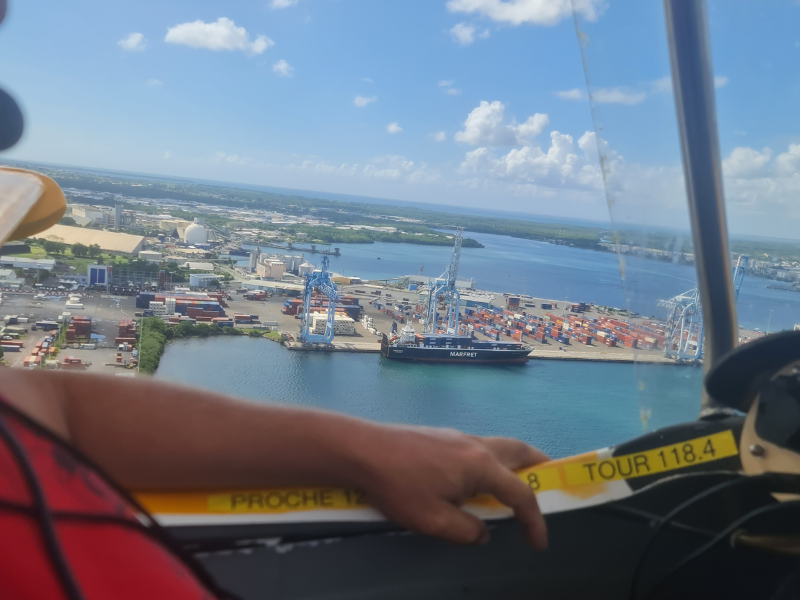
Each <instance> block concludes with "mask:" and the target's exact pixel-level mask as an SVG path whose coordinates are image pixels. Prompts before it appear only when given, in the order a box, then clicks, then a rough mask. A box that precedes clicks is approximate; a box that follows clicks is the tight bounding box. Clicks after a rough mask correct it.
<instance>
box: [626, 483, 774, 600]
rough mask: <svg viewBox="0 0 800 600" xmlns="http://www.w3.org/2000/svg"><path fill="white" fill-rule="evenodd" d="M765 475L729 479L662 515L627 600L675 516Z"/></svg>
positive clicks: (644, 551) (641, 559)
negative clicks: (654, 548) (649, 555)
mask: <svg viewBox="0 0 800 600" xmlns="http://www.w3.org/2000/svg"><path fill="white" fill-rule="evenodd" d="M767 475H768V474H765V475H756V476H755V477H738V478H736V479H729V480H728V481H723V482H722V483H719V484H717V485H715V486H713V487H710V488H708V489H707V490H705V491H703V492H700V493H699V494H696V495H694V496H692V497H691V498H689V499H688V500H686V501H684V502H682V503H680V504H679V505H678V506H676V507H675V508H674V509H672V510H671V511H670V512H668V513H667V514H666V515H664V517H663V518H662V519H661V522H660V523H659V524H658V525H657V526H656V528H655V530H653V533H652V534H650V538H649V539H648V540H647V543H646V544H645V546H644V548H643V549H642V553H641V554H640V555H639V562H638V563H636V568H635V569H634V570H633V575H632V576H631V587H630V592H629V593H628V597H629V599H630V600H636V592H637V587H638V584H639V577H640V576H641V573H642V568H643V566H644V564H645V558H647V555H648V554H649V553H650V551H651V550H652V548H653V546H654V544H655V541H656V539H657V538H658V535H659V534H660V533H661V532H662V531H663V530H664V527H665V526H666V525H667V524H668V523H669V522H670V521H672V520H673V519H674V518H675V517H676V516H678V515H679V514H680V513H682V512H683V511H684V510H686V509H687V508H689V507H690V506H693V505H694V504H696V503H698V502H700V501H701V500H704V499H705V498H708V497H709V496H712V495H714V494H716V493H717V492H721V491H722V490H725V489H728V488H731V487H735V486H737V485H743V484H745V483H747V484H751V483H755V482H761V481H763V480H764V479H767V478H768V477H767Z"/></svg>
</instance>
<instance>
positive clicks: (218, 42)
mask: <svg viewBox="0 0 800 600" xmlns="http://www.w3.org/2000/svg"><path fill="white" fill-rule="evenodd" d="M164 41H165V42H167V43H169V44H181V45H184V46H189V47H190V48H205V49H207V50H215V51H216V50H228V51H233V50H241V51H242V52H244V53H245V54H248V55H250V56H253V55H256V54H261V53H263V52H264V50H266V49H267V48H269V47H271V46H274V45H275V42H273V41H272V40H271V39H269V38H268V37H267V36H265V35H259V36H258V37H256V39H255V40H253V41H250V35H249V34H248V33H247V30H246V29H245V28H244V27H237V26H236V24H235V23H234V22H233V21H232V20H230V19H228V18H226V17H220V18H219V19H217V20H216V21H214V22H212V23H204V22H203V21H200V20H197V21H192V22H190V23H181V24H180V25H175V27H170V28H169V29H168V30H167V35H166V37H165V38H164Z"/></svg>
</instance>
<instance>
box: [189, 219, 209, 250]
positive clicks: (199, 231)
mask: <svg viewBox="0 0 800 600" xmlns="http://www.w3.org/2000/svg"><path fill="white" fill-rule="evenodd" d="M183 241H184V242H186V243H187V244H191V245H195V244H207V243H208V232H207V231H206V228H205V227H203V226H202V225H200V223H198V221H197V219H195V220H194V223H192V224H191V225H189V226H188V227H187V228H186V230H185V231H184V232H183Z"/></svg>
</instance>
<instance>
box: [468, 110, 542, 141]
mask: <svg viewBox="0 0 800 600" xmlns="http://www.w3.org/2000/svg"><path fill="white" fill-rule="evenodd" d="M549 122H550V119H549V117H548V116H547V115H546V114H542V113H536V114H534V115H533V116H531V117H528V120H527V121H525V122H524V123H517V122H516V121H514V120H513V119H512V120H511V121H509V122H506V120H505V105H504V104H503V103H502V102H500V101H499V100H495V101H494V102H487V101H486V100H482V101H481V103H480V105H479V106H478V107H476V108H474V109H473V110H472V112H470V113H469V115H467V119H466V120H465V121H464V130H463V131H459V132H457V133H456V134H455V140H456V141H457V142H462V143H464V144H470V145H473V146H477V145H486V146H514V145H518V144H522V143H525V142H526V141H527V140H529V139H531V138H534V137H536V136H537V135H539V134H540V133H541V132H542V130H543V129H544V128H545V127H547V125H548V123H549Z"/></svg>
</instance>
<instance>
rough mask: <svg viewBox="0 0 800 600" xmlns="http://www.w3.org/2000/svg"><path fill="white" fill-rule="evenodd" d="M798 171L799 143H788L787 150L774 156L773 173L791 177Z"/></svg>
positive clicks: (799, 160) (799, 165) (799, 166)
mask: <svg viewBox="0 0 800 600" xmlns="http://www.w3.org/2000/svg"><path fill="white" fill-rule="evenodd" d="M798 173H800V144H789V151H788V152H783V153H782V154H779V155H778V156H777V157H776V158H775V174H776V175H778V176H780V177H792V176H793V175H797V174H798Z"/></svg>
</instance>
